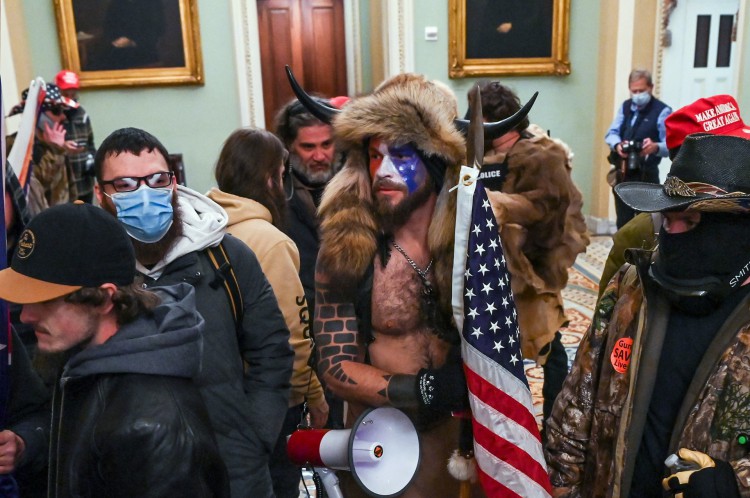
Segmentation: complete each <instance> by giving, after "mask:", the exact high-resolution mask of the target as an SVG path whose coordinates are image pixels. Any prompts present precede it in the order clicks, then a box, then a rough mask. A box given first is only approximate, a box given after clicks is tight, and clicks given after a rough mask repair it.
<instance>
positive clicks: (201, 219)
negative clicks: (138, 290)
mask: <svg viewBox="0 0 750 498" xmlns="http://www.w3.org/2000/svg"><path fill="white" fill-rule="evenodd" d="M177 208H178V209H179V210H180V214H181V215H182V236H181V237H180V238H179V239H177V240H176V241H175V243H174V245H173V246H172V247H171V248H170V249H169V251H167V254H166V255H165V256H164V258H163V259H162V260H161V261H159V262H158V263H156V264H155V265H154V266H153V267H152V268H150V269H149V268H146V267H145V266H143V265H142V264H141V263H140V261H136V264H135V267H136V269H137V270H138V271H139V272H141V273H143V274H144V275H146V276H148V277H151V278H153V279H157V278H159V277H160V276H161V274H162V271H163V270H164V267H166V266H167V265H168V264H169V263H171V262H172V261H174V260H176V259H177V258H179V257H180V256H184V255H185V254H188V253H191V252H193V251H202V250H203V249H205V248H207V247H213V246H217V245H219V242H221V240H222V239H223V238H224V234H225V228H226V226H227V222H228V221H229V217H228V216H227V213H226V211H224V209H223V208H222V207H221V206H219V205H218V204H216V203H215V202H214V201H212V200H211V199H209V198H208V197H206V196H205V195H203V194H200V193H198V192H196V191H195V190H192V189H189V188H187V187H183V186H182V185H177Z"/></svg>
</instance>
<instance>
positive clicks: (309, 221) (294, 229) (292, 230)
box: [285, 173, 323, 316]
mask: <svg viewBox="0 0 750 498" xmlns="http://www.w3.org/2000/svg"><path fill="white" fill-rule="evenodd" d="M292 178H293V185H294V195H293V196H292V198H291V200H290V201H289V203H288V204H287V226H286V230H285V231H286V234H287V235H288V236H289V238H290V239H292V240H293V241H294V243H295V244H296V245H297V249H299V259H300V265H299V278H300V281H301V282H302V287H303V288H304V289H305V299H306V300H307V306H308V309H309V310H310V315H311V316H312V314H313V313H315V262H316V260H317V259H318V249H319V248H320V237H319V234H318V219H317V214H316V209H317V207H316V205H315V201H314V200H313V194H315V195H317V196H318V200H319V197H320V195H322V192H323V187H321V188H319V189H311V188H309V187H307V186H305V185H304V184H303V183H302V182H301V181H300V180H299V179H298V178H297V176H296V175H295V174H294V173H292Z"/></svg>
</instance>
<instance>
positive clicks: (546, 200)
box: [484, 125, 589, 362]
mask: <svg viewBox="0 0 750 498" xmlns="http://www.w3.org/2000/svg"><path fill="white" fill-rule="evenodd" d="M535 132H536V134H535ZM525 136H526V137H527V138H522V139H521V140H519V141H518V142H516V143H515V144H514V145H513V147H512V148H511V149H510V151H508V152H507V154H506V153H500V154H490V155H488V156H487V157H485V160H484V162H485V164H490V163H501V162H503V161H504V160H507V162H508V174H507V177H506V179H505V182H504V183H503V187H502V191H501V192H491V191H489V192H488V193H487V195H488V197H489V199H490V202H491V203H492V209H493V211H494V212H495V216H496V217H497V221H498V223H499V224H500V226H501V227H502V228H501V230H500V238H501V240H502V243H503V250H504V251H505V254H506V257H507V260H508V268H509V270H510V274H511V276H512V280H511V286H512V289H513V296H514V298H515V302H516V307H517V308H518V320H519V325H520V328H521V348H522V351H523V355H524V357H525V358H530V359H537V355H538V354H539V351H540V349H541V348H542V347H543V346H544V345H545V344H547V343H549V342H550V341H551V340H552V339H553V338H554V335H555V332H557V330H558V329H559V328H560V327H562V326H564V325H565V323H567V318H566V317H565V312H564V310H563V301H562V296H561V294H560V291H561V290H562V289H563V287H565V285H566V284H567V282H568V268H570V267H571V266H572V265H573V262H574V261H575V259H576V256H577V255H578V254H579V253H581V252H583V251H585V250H586V246H587V245H588V244H589V237H588V235H587V233H586V223H585V221H584V218H583V215H582V214H581V208H582V206H583V198H582V197H581V193H580V192H579V191H578V189H577V188H576V186H575V185H574V184H573V180H572V179H571V177H570V171H571V167H570V157H571V156H572V154H570V152H569V150H566V148H567V146H565V145H564V144H562V143H561V142H558V141H553V140H551V139H549V138H548V137H547V136H546V134H545V133H544V132H543V131H542V132H540V130H538V127H536V128H535V127H534V125H532V127H530V128H529V129H527V130H526V132H525ZM539 360H540V362H543V361H544V358H540V359H539Z"/></svg>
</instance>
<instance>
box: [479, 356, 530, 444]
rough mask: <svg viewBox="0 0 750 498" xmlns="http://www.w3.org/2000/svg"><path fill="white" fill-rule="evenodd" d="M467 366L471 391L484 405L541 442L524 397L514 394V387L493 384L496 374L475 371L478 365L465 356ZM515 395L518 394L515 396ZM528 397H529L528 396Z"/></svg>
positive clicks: (498, 383) (505, 377) (480, 370)
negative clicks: (501, 414)
mask: <svg viewBox="0 0 750 498" xmlns="http://www.w3.org/2000/svg"><path fill="white" fill-rule="evenodd" d="M464 358H465V360H464V361H465V362H466V364H467V369H466V370H467V371H466V382H467V385H468V386H469V390H470V391H471V392H472V393H474V394H475V396H477V397H478V398H480V399H482V400H483V402H484V403H486V404H487V405H488V406H490V407H492V409H493V410H496V411H498V412H500V413H503V414H504V415H505V416H507V417H508V418H510V419H511V420H513V421H514V422H515V423H516V424H518V425H519V426H521V427H523V428H524V429H525V430H526V431H527V432H528V433H529V434H535V435H536V436H535V438H536V439H537V441H541V440H542V439H541V436H539V429H538V426H537V423H536V419H535V418H534V415H533V414H532V413H531V408H530V407H529V406H527V405H526V404H524V403H523V401H519V399H520V400H523V399H524V398H523V395H519V394H516V393H513V389H512V388H513V387H515V386H505V385H503V384H502V383H501V382H497V383H495V382H493V381H494V379H493V378H492V377H494V376H495V375H492V374H494V372H492V373H490V374H485V372H482V370H485V369H482V368H481V367H480V368H478V369H477V370H479V372H475V371H474V367H475V366H476V363H474V362H471V361H470V360H469V359H468V358H467V356H464ZM508 378H509V376H507V375H505V376H504V379H508ZM514 394H516V395H515V396H514ZM527 397H528V396H527Z"/></svg>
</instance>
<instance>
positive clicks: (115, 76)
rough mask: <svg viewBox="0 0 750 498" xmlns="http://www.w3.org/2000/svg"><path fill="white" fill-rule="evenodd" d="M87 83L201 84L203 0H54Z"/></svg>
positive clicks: (69, 56) (63, 47)
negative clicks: (200, 14)
mask: <svg viewBox="0 0 750 498" xmlns="http://www.w3.org/2000/svg"><path fill="white" fill-rule="evenodd" d="M54 3H55V16H56V18H57V31H58V37H59V40H60V51H61V54H62V63H63V67H64V68H65V69H70V70H72V71H75V72H76V73H78V75H79V77H80V84H81V87H82V88H94V87H127V86H145V85H202V84H203V60H202V58H201V43H200V29H199V25H198V0H54Z"/></svg>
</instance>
